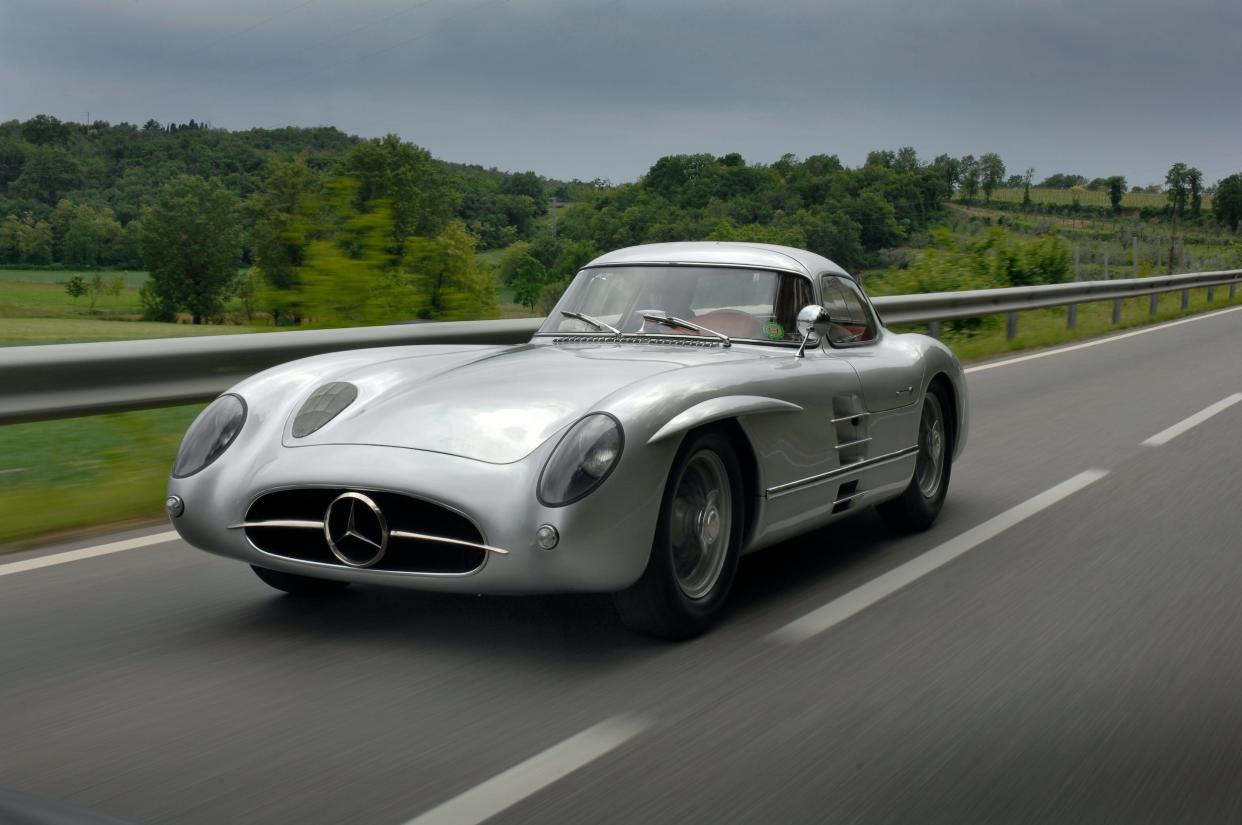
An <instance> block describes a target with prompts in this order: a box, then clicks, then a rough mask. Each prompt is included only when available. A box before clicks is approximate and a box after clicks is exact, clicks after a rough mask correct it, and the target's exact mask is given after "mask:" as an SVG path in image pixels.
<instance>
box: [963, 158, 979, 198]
mask: <svg viewBox="0 0 1242 825" xmlns="http://www.w3.org/2000/svg"><path fill="white" fill-rule="evenodd" d="M981 174H982V170H981V169H980V168H979V161H977V160H975V156H974V155H967V156H966V157H964V158H962V159H961V160H960V161H959V162H958V178H959V180H961V182H962V194H963V195H964V196H965V200H968V201H970V200H974V198H975V195H976V194H978V192H979V176H980V175H981Z"/></svg>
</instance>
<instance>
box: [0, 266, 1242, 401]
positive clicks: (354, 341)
mask: <svg viewBox="0 0 1242 825" xmlns="http://www.w3.org/2000/svg"><path fill="white" fill-rule="evenodd" d="M1239 282H1242V270H1227V271H1221V272H1195V273H1190V274H1186V275H1169V276H1160V277H1153V278H1132V279H1125V280H1114V281H1080V282H1076V283H1067V284H1047V285H1041V286H1030V287H1012V288H1006V289H981V290H972V291H968V292H934V293H927V294H921V295H893V296H886V297H879V298H875V299H874V303H875V305H876V308H877V309H878V310H879V312H880V315H881V316H882V317H883V319H884V322H885V323H886V324H888V325H891V326H908V325H916V324H928V325H931V326H932V328H933V330H935V329H936V328H937V327H938V325H939V323H940V322H942V321H951V320H955V319H960V318H975V317H979V316H983V315H995V314H1001V313H1017V312H1019V311H1022V310H1027V309H1039V308H1042V307H1053V306H1071V307H1074V306H1076V305H1077V304H1079V303H1086V302H1090V301H1107V300H1113V301H1116V302H1120V301H1121V300H1123V299H1125V298H1134V297H1137V296H1142V295H1153V296H1155V295H1159V294H1160V293H1163V292H1175V291H1178V290H1189V289H1192V288H1198V287H1216V286H1226V285H1227V286H1229V295H1230V298H1233V297H1234V295H1235V291H1236V289H1237V285H1238V283H1239ZM1182 303H1183V306H1185V304H1186V299H1185V293H1183V301H1182ZM1152 306H1153V312H1154V307H1155V304H1154V301H1153V305H1152ZM1119 308H1120V304H1119V303H1117V304H1115V305H1114V313H1113V318H1114V322H1115V321H1116V320H1117V318H1118V317H1119V316H1118V311H1119ZM1015 317H1016V316H1014V315H1011V316H1010V318H1011V321H1010V329H1011V330H1012V329H1013V319H1014V318H1015ZM1073 317H1074V311H1073V309H1071V318H1073ZM542 321H543V319H541V318H530V319H516V320H504V321H457V322H452V323H429V324H397V325H393V326H383V327H359V328H350V329H329V330H308V331H298V332H267V333H253V334H248V335H220V336H202V337H187V338H161V339H154V340H143V341H116V342H108V343H100V344H44V345H38V346H28V347H0V424H17V423H21V422H25V421H40V420H45V419H51V418H68V417H72V416H78V415H93V414H96V413H106V412H121V411H125V410H140V409H149V408H152V407H169V406H173V405H176V404H189V403H193V402H198V401H207V400H210V399H212V398H214V397H215V396H216V395H219V394H220V393H221V392H223V391H224V390H225V389H227V388H228V387H230V386H232V385H233V384H235V383H237V382H238V381H240V380H241V379H243V378H245V377H247V376H249V375H253V374H254V373H256V372H259V371H260V370H263V369H266V368H268V367H271V366H275V365H277V364H281V363H284V362H286V361H292V360H293V359H295V358H304V357H306V356H308V355H318V354H320V353H324V352H334V351H338V350H345V349H361V348H366V347H387V346H400V345H406V344H517V343H522V342H524V341H526V340H528V339H529V338H530V337H531V335H532V334H534V332H535V330H536V329H538V328H539V325H540V324H541V323H542Z"/></svg>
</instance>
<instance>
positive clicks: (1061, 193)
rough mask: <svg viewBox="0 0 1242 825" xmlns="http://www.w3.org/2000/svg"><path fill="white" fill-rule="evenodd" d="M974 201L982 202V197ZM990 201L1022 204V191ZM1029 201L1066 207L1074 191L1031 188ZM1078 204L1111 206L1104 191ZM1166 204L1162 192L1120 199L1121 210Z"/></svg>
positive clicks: (1083, 196) (1206, 200)
mask: <svg viewBox="0 0 1242 825" xmlns="http://www.w3.org/2000/svg"><path fill="white" fill-rule="evenodd" d="M976 200H978V201H982V200H983V197H982V195H980V197H979V198H977V199H976ZM992 200H994V201H1003V202H1006V203H1022V190H1021V189H996V190H994V191H993V192H992ZM1031 201H1032V202H1033V203H1051V204H1059V205H1068V204H1071V203H1073V202H1074V191H1073V190H1072V189H1043V188H1040V187H1038V186H1032V187H1031ZM1078 202H1079V203H1080V204H1082V205H1083V206H1111V202H1110V201H1109V200H1108V190H1106V189H1098V190H1096V191H1094V192H1092V191H1084V192H1080V193H1079V198H1078ZM1168 203H1169V200H1168V198H1167V197H1166V196H1165V194H1164V193H1163V192H1126V193H1125V195H1124V196H1123V197H1122V198H1121V208H1122V209H1141V208H1143V207H1145V206H1146V207H1152V206H1154V207H1161V206H1167V205H1168ZM1203 208H1204V209H1211V208H1212V196H1211V195H1204V196H1203Z"/></svg>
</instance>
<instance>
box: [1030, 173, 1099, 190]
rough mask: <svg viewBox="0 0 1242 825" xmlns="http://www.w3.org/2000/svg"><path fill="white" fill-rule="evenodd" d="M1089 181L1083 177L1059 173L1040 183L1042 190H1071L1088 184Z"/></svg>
mask: <svg viewBox="0 0 1242 825" xmlns="http://www.w3.org/2000/svg"><path fill="white" fill-rule="evenodd" d="M1086 182H1087V179H1086V178H1084V177H1083V176H1082V175H1071V174H1069V173H1067V172H1058V173H1056V174H1055V175H1049V176H1048V177H1046V178H1044V179H1043V180H1042V181H1040V184H1039V188H1040V189H1071V188H1073V187H1075V186H1081V185H1082V184H1084V183H1086Z"/></svg>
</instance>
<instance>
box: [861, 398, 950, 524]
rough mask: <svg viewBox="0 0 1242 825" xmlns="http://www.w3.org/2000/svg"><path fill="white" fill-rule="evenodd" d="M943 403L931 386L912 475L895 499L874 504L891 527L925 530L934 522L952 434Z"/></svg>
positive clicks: (944, 484)
mask: <svg viewBox="0 0 1242 825" xmlns="http://www.w3.org/2000/svg"><path fill="white" fill-rule="evenodd" d="M946 404H947V401H946V399H945V398H944V396H943V394H942V393H941V392H940V391H938V390H936V389H934V388H933V389H929V390H928V391H927V393H926V394H925V395H924V396H923V411H922V414H921V415H920V417H919V436H918V446H919V451H918V459H917V461H916V463H915V465H914V476H913V477H912V478H911V479H910V484H909V486H907V487H906V489H905V491H903V492H902V494H901V495H900V496H899V497H898V498H895V499H893V500H892V501H886V502H884V503H883V504H881V505H879V506H878V507H876V510H877V511H878V512H879V514H880V517H881V518H882V519H883V520H884V521H885V522H886V523H887V524H888V525H889V526H890V527H892V528H894V529H897V530H901V531H905V532H913V531H917V530H926V529H927V528H928V527H931V526H932V524H934V523H935V521H936V517H937V516H939V515H940V508H941V507H943V506H944V499H945V495H946V494H947V493H948V492H949V476H950V474H951V471H952V467H953V449H952V433H951V432H950V431H949V424H948V418H947V416H946V415H945V412H944V411H945V408H946Z"/></svg>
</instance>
